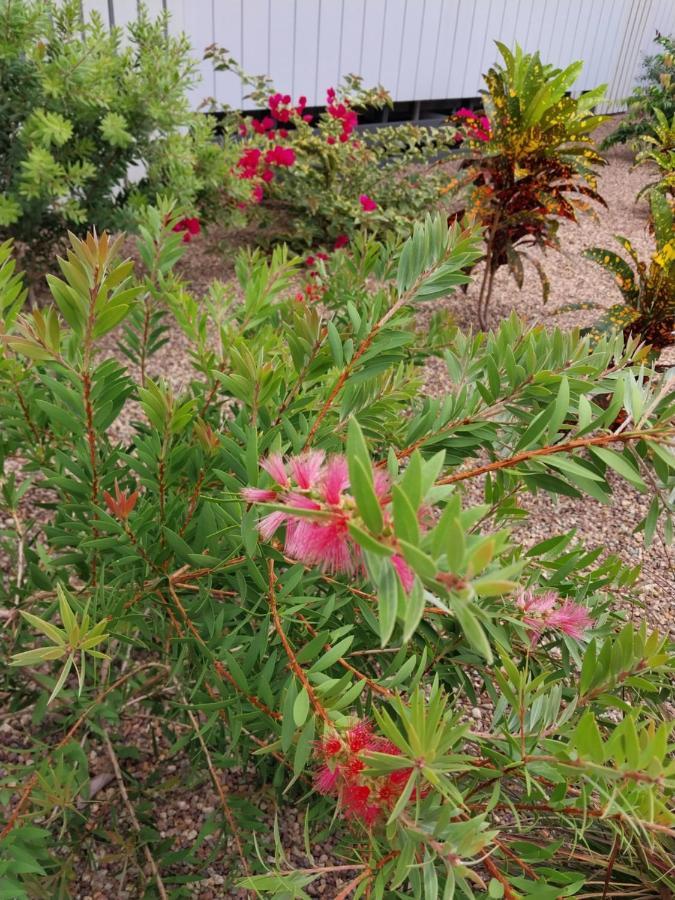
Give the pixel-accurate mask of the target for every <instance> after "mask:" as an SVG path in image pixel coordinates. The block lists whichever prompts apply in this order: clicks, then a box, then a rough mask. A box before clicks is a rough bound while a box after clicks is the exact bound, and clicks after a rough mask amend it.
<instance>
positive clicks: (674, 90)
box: [602, 33, 675, 149]
mask: <svg viewBox="0 0 675 900" xmlns="http://www.w3.org/2000/svg"><path fill="white" fill-rule="evenodd" d="M655 42H656V43H657V44H659V46H660V47H662V48H663V49H662V50H659V51H658V52H657V53H654V54H652V55H651V56H645V58H644V60H643V63H642V69H643V75H642V84H640V85H638V87H636V88H635V90H634V91H633V93H632V95H631V96H630V97H629V98H628V99H627V103H628V115H627V116H626V117H625V118H624V119H622V120H621V122H620V123H619V126H618V128H616V129H615V130H614V131H613V132H612V133H611V134H610V135H608V136H607V137H606V138H605V140H604V141H603V142H602V147H603V149H606V148H607V147H611V146H613V145H614V144H626V143H628V142H632V141H637V142H638V143H640V142H641V141H642V140H643V139H644V135H647V134H649V132H650V131H651V129H652V128H653V126H654V124H655V121H656V120H655V115H654V110H655V109H660V110H661V112H662V113H663V114H664V115H665V116H666V118H667V119H672V117H673V116H674V115H675V41H674V40H673V38H672V37H671V36H670V35H665V34H658V33H657V35H656V38H655Z"/></svg>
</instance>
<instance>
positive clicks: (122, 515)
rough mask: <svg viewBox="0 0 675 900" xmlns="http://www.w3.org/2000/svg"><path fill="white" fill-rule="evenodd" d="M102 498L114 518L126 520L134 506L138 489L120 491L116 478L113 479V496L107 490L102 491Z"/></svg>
mask: <svg viewBox="0 0 675 900" xmlns="http://www.w3.org/2000/svg"><path fill="white" fill-rule="evenodd" d="M103 499H104V500H105V505H106V506H107V507H108V509H109V510H110V512H111V513H112V514H113V515H114V516H115V517H116V518H118V519H121V520H122V521H124V522H126V520H127V519H128V518H129V515H130V513H131V511H132V510H133V508H134V506H136V501H137V500H138V491H133V492H132V493H131V494H127V492H126V491H121V490H120V486H119V484H118V483H117V479H115V496H114V497H113V496H111V494H109V493H108V491H103Z"/></svg>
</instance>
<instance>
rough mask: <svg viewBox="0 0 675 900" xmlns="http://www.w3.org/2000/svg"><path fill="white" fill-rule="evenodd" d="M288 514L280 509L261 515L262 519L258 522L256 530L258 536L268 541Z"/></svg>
mask: <svg viewBox="0 0 675 900" xmlns="http://www.w3.org/2000/svg"><path fill="white" fill-rule="evenodd" d="M287 519H288V516H287V515H286V513H285V512H281V511H280V510H279V511H277V512H271V513H269V514H268V515H266V516H263V517H262V519H261V520H260V521H259V522H258V531H259V532H260V537H261V538H262V539H263V540H264V541H269V540H270V538H271V537H272V535H273V534H274V532H275V531H278V529H279V528H281V526H282V525H283V524H284V523H285V522H286V521H287Z"/></svg>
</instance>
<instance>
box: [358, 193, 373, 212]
mask: <svg viewBox="0 0 675 900" xmlns="http://www.w3.org/2000/svg"><path fill="white" fill-rule="evenodd" d="M359 203H360V204H361V209H362V210H363V211H364V212H373V211H374V210H376V209H377V203H376V202H375V201H374V200H373V198H372V197H369V196H368V194H361V196H360V197H359Z"/></svg>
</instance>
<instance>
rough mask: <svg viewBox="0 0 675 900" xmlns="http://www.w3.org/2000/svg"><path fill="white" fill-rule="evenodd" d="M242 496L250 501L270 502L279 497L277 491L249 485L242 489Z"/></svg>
mask: <svg viewBox="0 0 675 900" xmlns="http://www.w3.org/2000/svg"><path fill="white" fill-rule="evenodd" d="M241 496H242V497H243V498H244V500H246V501H247V502H248V503H269V502H271V501H274V500H276V499H277V492H276V491H269V490H265V489H264V488H256V487H247V488H244V489H243V490H242V492H241Z"/></svg>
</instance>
